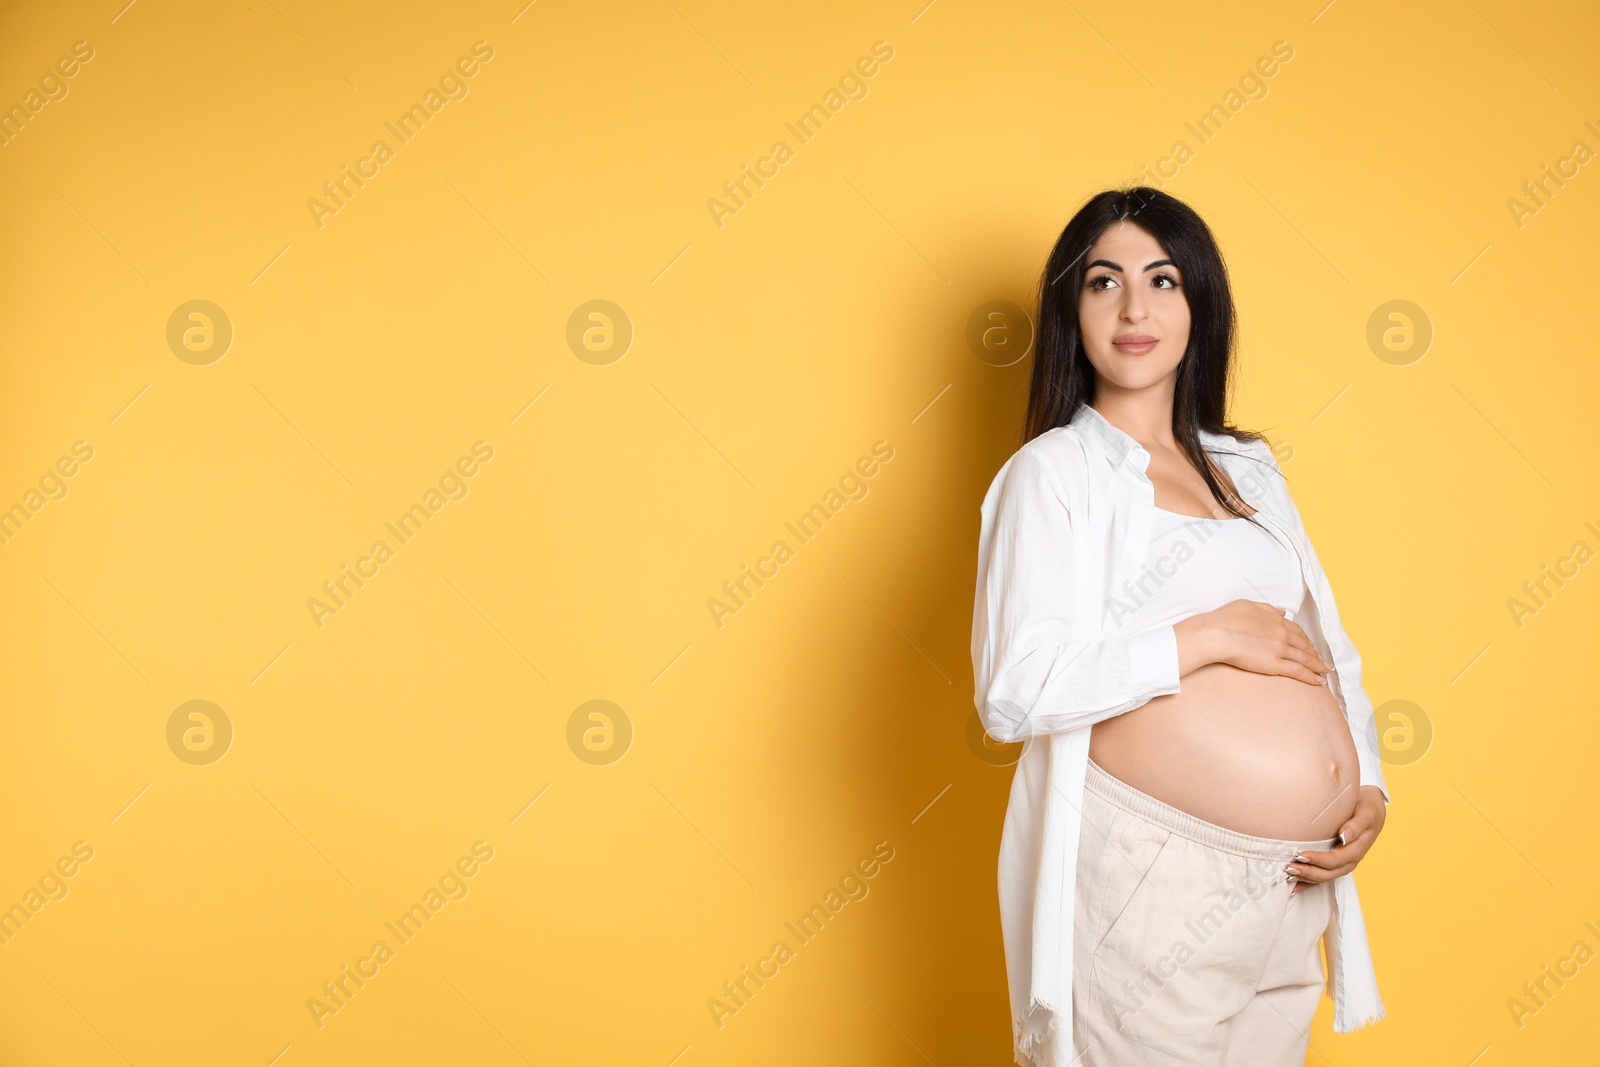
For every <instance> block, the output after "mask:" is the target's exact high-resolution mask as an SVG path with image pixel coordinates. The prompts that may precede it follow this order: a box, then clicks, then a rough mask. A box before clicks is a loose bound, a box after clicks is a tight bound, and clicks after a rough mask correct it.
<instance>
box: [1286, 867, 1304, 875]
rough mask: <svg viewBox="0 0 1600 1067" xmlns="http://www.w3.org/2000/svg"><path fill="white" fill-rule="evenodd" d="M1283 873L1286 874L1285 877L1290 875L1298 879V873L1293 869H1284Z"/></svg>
mask: <svg viewBox="0 0 1600 1067" xmlns="http://www.w3.org/2000/svg"><path fill="white" fill-rule="evenodd" d="M1283 873H1284V874H1287V875H1290V876H1292V877H1295V878H1298V877H1300V872H1299V871H1297V870H1295V869H1294V868H1293V867H1285V868H1284V869H1283Z"/></svg>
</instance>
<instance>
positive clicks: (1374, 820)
mask: <svg viewBox="0 0 1600 1067" xmlns="http://www.w3.org/2000/svg"><path fill="white" fill-rule="evenodd" d="M1387 807H1388V803H1387V802H1386V801H1385V800H1384V799H1383V790H1381V789H1379V788H1378V787H1377V786H1375V785H1364V786H1362V787H1361V791H1360V793H1359V794H1358V799H1357V800H1356V810H1355V811H1354V812H1353V813H1352V814H1351V816H1350V818H1349V819H1347V820H1346V821H1345V824H1344V825H1343V826H1341V827H1339V837H1340V839H1341V840H1343V841H1344V844H1342V845H1339V846H1338V847H1336V848H1331V849H1329V850H1327V851H1326V852H1302V853H1300V854H1299V856H1297V857H1296V858H1295V860H1294V861H1293V862H1291V863H1290V864H1289V865H1288V866H1287V867H1286V868H1284V870H1285V872H1286V873H1288V874H1289V875H1290V876H1292V877H1293V878H1294V880H1295V884H1294V888H1293V889H1291V890H1289V892H1290V893H1291V894H1292V893H1298V892H1300V890H1302V889H1308V888H1310V887H1311V886H1314V885H1318V884H1320V883H1322V882H1331V881H1333V880H1334V879H1335V878H1337V877H1339V876H1340V875H1341V874H1349V873H1350V872H1351V871H1353V870H1355V869H1356V864H1358V863H1360V862H1361V860H1362V858H1363V857H1365V856H1366V854H1367V850H1368V849H1370V848H1371V847H1372V843H1373V842H1374V841H1376V840H1377V839H1378V835H1379V834H1380V833H1382V832H1383V820H1384V819H1385V817H1386V813H1385V811H1384V809H1385V808H1387Z"/></svg>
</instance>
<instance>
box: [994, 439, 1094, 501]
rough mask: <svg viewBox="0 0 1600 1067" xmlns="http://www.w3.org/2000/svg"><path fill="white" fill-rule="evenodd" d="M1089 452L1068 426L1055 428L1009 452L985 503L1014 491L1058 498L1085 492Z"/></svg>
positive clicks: (1085, 444) (1087, 480) (1086, 446)
mask: <svg viewBox="0 0 1600 1067" xmlns="http://www.w3.org/2000/svg"><path fill="white" fill-rule="evenodd" d="M1090 455H1091V453H1090V450H1089V446H1088V443H1087V442H1086V441H1085V440H1084V438H1083V435H1082V433H1081V432H1080V431H1079V430H1077V429H1076V428H1074V427H1072V426H1057V427H1054V428H1053V429H1049V430H1046V431H1045V432H1044V433H1041V434H1039V435H1038V436H1036V437H1033V438H1031V439H1030V440H1028V441H1026V442H1024V443H1023V445H1022V447H1021V448H1019V449H1017V450H1016V451H1015V452H1013V453H1012V454H1011V456H1010V458H1008V459H1007V460H1006V461H1005V463H1004V464H1002V465H1001V467H1000V469H999V470H998V471H996V472H995V476H994V479H993V481H991V482H990V484H989V492H988V493H987V494H986V499H988V500H996V499H998V498H999V497H1000V496H1001V495H1002V494H1005V493H1014V492H1018V491H1022V492H1027V493H1033V492H1037V491H1040V490H1047V491H1049V492H1051V493H1052V494H1055V495H1058V496H1070V495H1071V494H1074V493H1080V494H1081V493H1083V492H1086V491H1087V489H1088V484H1089V470H1090Z"/></svg>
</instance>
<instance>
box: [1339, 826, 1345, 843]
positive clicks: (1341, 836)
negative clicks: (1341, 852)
mask: <svg viewBox="0 0 1600 1067" xmlns="http://www.w3.org/2000/svg"><path fill="white" fill-rule="evenodd" d="M1339 844H1341V845H1343V844H1344V831H1343V830H1340V831H1339Z"/></svg>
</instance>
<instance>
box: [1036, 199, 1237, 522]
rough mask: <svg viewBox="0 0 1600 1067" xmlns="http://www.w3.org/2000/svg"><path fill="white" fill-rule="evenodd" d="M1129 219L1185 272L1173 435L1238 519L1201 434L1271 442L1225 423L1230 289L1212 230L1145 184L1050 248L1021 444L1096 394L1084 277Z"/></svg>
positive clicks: (1088, 213) (1092, 203)
mask: <svg viewBox="0 0 1600 1067" xmlns="http://www.w3.org/2000/svg"><path fill="white" fill-rule="evenodd" d="M1123 219H1127V220H1130V221H1132V222H1133V223H1134V224H1136V225H1137V226H1139V227H1140V228H1141V229H1143V230H1145V231H1147V232H1148V233H1149V234H1150V235H1151V236H1152V237H1154V238H1155V239H1156V240H1157V241H1159V242H1160V243H1161V247H1162V248H1163V249H1165V250H1166V253H1167V256H1168V258H1170V259H1171V260H1172V261H1173V262H1174V263H1175V264H1177V267H1178V270H1179V271H1180V272H1181V273H1182V275H1183V292H1184V294H1185V295H1184V298H1185V299H1186V300H1187V301H1188V302H1189V318H1190V327H1189V347H1188V348H1187V349H1186V350H1185V351H1184V354H1183V359H1182V361H1181V362H1179V364H1178V379H1177V383H1176V389H1175V390H1174V393H1173V400H1172V436H1173V438H1174V439H1175V440H1176V441H1177V442H1178V444H1179V446H1180V447H1181V448H1182V449H1183V451H1184V452H1185V453H1186V454H1187V455H1188V457H1189V461H1190V462H1191V463H1193V464H1194V468H1195V470H1197V471H1199V472H1200V476H1201V477H1202V478H1204V479H1205V480H1206V485H1208V486H1210V488H1211V495H1212V497H1213V498H1215V499H1216V500H1218V501H1220V502H1221V503H1222V506H1223V507H1224V508H1226V509H1227V510H1228V511H1229V512H1231V513H1232V514H1234V515H1238V516H1240V517H1241V518H1243V517H1245V513H1244V510H1243V509H1242V507H1241V506H1240V505H1239V503H1238V502H1237V501H1235V500H1234V499H1233V496H1232V494H1231V493H1229V492H1227V490H1225V489H1224V488H1223V486H1222V483H1221V482H1220V481H1219V480H1218V479H1217V476H1216V474H1215V472H1214V471H1213V469H1212V466H1211V463H1210V462H1209V461H1208V460H1207V459H1206V456H1205V449H1204V446H1203V445H1202V444H1201V441H1200V430H1201V429H1205V430H1209V431H1210V432H1212V433H1225V434H1228V435H1230V436H1232V437H1233V438H1235V439H1236V440H1239V441H1249V440H1259V441H1265V440H1266V438H1265V437H1263V436H1262V435H1261V434H1259V433H1255V432H1253V431H1250V430H1241V429H1237V428H1235V427H1233V426H1230V425H1228V421H1227V413H1228V390H1229V387H1230V386H1231V385H1232V382H1233V371H1234V365H1233V349H1234V340H1235V328H1234V309H1233V293H1232V291H1231V290H1230V289H1229V287H1228V272H1227V268H1226V266H1224V264H1223V262H1222V250H1221V249H1219V248H1218V247H1217V242H1216V239H1215V238H1213V237H1212V236H1211V230H1210V229H1209V228H1208V227H1207V226H1206V224H1205V222H1204V220H1202V219H1201V218H1200V216H1199V215H1197V214H1196V213H1195V211H1194V209H1193V208H1191V207H1190V206H1189V205H1188V204H1185V203H1184V202H1183V201H1181V200H1179V199H1177V198H1176V197H1174V196H1171V195H1169V194H1167V193H1163V192H1161V191H1160V190H1158V189H1152V188H1150V187H1148V186H1133V187H1130V188H1123V189H1107V190H1106V191H1105V192H1102V193H1097V194H1095V195H1094V196H1092V197H1090V198H1089V200H1088V201H1087V202H1086V203H1085V204H1084V205H1083V207H1081V208H1079V209H1078V213H1077V214H1075V215H1073V216H1072V219H1071V221H1069V222H1068V223H1067V226H1066V229H1064V230H1062V231H1061V236H1060V238H1058V239H1057V240H1056V246H1055V248H1054V249H1052V250H1051V252H1050V259H1049V261H1048V262H1047V263H1046V264H1045V269H1044V273H1043V274H1042V275H1041V276H1040V279H1039V305H1038V307H1039V338H1038V343H1037V347H1036V349H1035V352H1034V357H1033V381H1032V384H1031V386H1030V387H1029V391H1028V414H1027V420H1026V423H1025V428H1024V431H1023V442H1024V443H1026V442H1028V441H1031V440H1033V438H1035V437H1037V436H1039V435H1040V434H1042V433H1044V432H1045V431H1046V430H1050V429H1054V428H1055V427H1057V426H1065V425H1066V424H1067V423H1068V422H1070V421H1072V417H1073V415H1075V414H1077V412H1078V409H1079V408H1080V407H1081V406H1082V405H1084V404H1087V403H1089V402H1091V401H1092V400H1094V398H1095V371H1094V366H1093V365H1092V364H1091V363H1090V362H1089V355H1088V353H1087V352H1086V351H1085V350H1084V347H1083V337H1082V334H1081V333H1080V332H1079V329H1078V294H1079V293H1080V292H1081V291H1082V289H1083V285H1084V278H1085V275H1086V274H1087V273H1088V271H1087V270H1086V268H1085V266H1084V261H1085V260H1086V259H1087V258H1088V255H1089V249H1091V248H1093V247H1094V243H1095V242H1096V241H1098V240H1099V239H1100V235H1101V234H1103V233H1104V232H1105V231H1106V230H1107V229H1108V228H1109V227H1110V226H1111V225H1112V224H1113V223H1115V222H1119V221H1121V220H1123Z"/></svg>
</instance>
